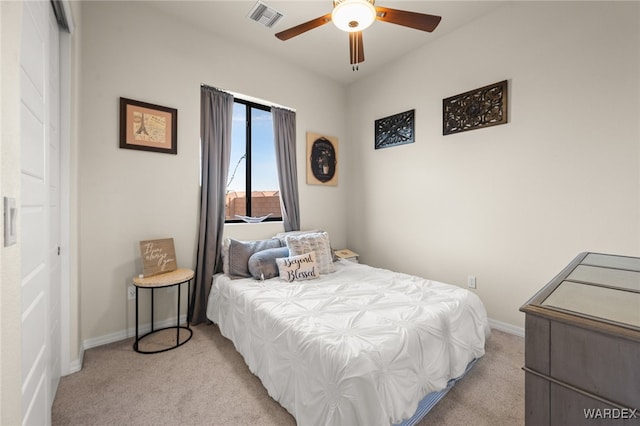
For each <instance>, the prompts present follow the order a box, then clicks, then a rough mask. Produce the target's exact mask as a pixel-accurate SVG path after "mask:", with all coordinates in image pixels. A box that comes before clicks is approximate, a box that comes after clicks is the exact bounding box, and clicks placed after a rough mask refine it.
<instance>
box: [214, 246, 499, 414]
mask: <svg viewBox="0 0 640 426" xmlns="http://www.w3.org/2000/svg"><path fill="white" fill-rule="evenodd" d="M289 248H291V247H289ZM308 248H309V247H307V249H308ZM272 250H275V249H272ZM299 266H300V264H298V267H299ZM325 266H326V265H325ZM330 269H331V272H329V273H321V274H318V276H316V277H313V279H306V277H305V279H304V280H303V281H298V280H294V281H291V282H289V281H288V280H287V279H285V278H284V276H285V275H284V274H283V275H282V276H276V277H274V278H271V279H264V280H262V279H255V278H253V277H245V278H239V279H238V278H237V277H232V276H230V275H228V274H224V273H222V274H216V275H215V276H214V277H213V282H212V288H211V292H210V295H209V300H208V305H207V317H208V318H209V319H210V320H211V321H213V322H214V323H216V324H218V326H219V328H220V332H221V333H222V334H223V335H224V336H225V337H227V338H229V339H230V340H231V341H232V342H233V343H234V345H235V347H236V349H237V350H238V352H240V354H242V356H243V357H244V359H245V362H246V363H247V365H248V367H249V369H250V370H251V372H252V373H253V374H255V375H256V376H258V377H259V378H260V380H261V381H262V383H263V385H264V387H265V388H266V389H267V391H268V393H269V395H270V396H271V397H272V398H273V399H275V400H276V401H278V402H279V403H280V404H281V405H282V406H283V407H284V408H285V409H286V410H288V411H289V412H290V413H291V414H292V415H293V416H294V417H295V419H296V421H297V423H298V424H300V425H371V426H373V425H387V426H388V425H393V424H398V423H403V422H404V424H414V423H415V422H416V421H417V420H419V419H420V418H421V417H422V416H424V415H425V414H426V412H427V411H428V409H430V406H431V405H432V404H433V403H434V402H435V401H437V400H438V399H439V398H440V397H441V396H442V395H444V394H445V393H446V392H447V391H448V389H449V388H450V387H451V386H452V385H453V383H454V382H455V381H456V380H457V379H459V378H460V377H462V376H463V375H464V374H465V372H466V371H467V370H468V368H470V366H471V365H473V363H474V362H475V360H477V359H479V358H480V357H482V355H483V354H484V342H485V338H486V337H487V336H488V333H489V327H488V323H487V317H486V312H485V309H484V306H483V304H482V302H481V301H480V299H479V298H478V297H477V296H476V295H475V294H473V293H471V292H469V291H467V290H466V289H462V288H459V287H456V286H452V285H448V284H444V283H440V282H436V281H430V280H426V279H423V278H420V277H416V276H411V275H407V274H402V273H397V272H392V271H389V270H385V269H379V268H374V267H371V266H367V265H363V264H358V263H353V262H349V261H346V260H338V261H336V262H333V261H332V263H331V265H330ZM233 278H236V279H233Z"/></svg>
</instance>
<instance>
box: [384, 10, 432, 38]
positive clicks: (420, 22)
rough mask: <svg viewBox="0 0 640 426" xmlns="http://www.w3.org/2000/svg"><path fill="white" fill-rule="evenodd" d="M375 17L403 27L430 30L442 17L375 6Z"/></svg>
mask: <svg viewBox="0 0 640 426" xmlns="http://www.w3.org/2000/svg"><path fill="white" fill-rule="evenodd" d="M376 19H377V20H378V21H383V22H389V23H391V24H397V25H402V26H403V27H409V28H414V29H416V30H422V31H428V32H431V31H433V30H435V29H436V27H437V26H438V24H439V23H440V20H441V19H442V17H440V16H436V15H427V14H425V13H418V12H409V11H406V10H398V9H389V8H387V7H379V6H376Z"/></svg>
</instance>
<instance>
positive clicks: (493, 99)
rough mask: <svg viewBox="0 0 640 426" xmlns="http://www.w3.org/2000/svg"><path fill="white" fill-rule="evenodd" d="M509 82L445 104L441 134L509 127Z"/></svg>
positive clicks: (474, 92)
mask: <svg viewBox="0 0 640 426" xmlns="http://www.w3.org/2000/svg"><path fill="white" fill-rule="evenodd" d="M507 101H508V98H507V80H505V81H501V82H499V83H495V84H490V85H489V86H484V87H481V88H479V89H475V90H471V91H469V92H465V93H462V94H460V95H456V96H452V97H450V98H446V99H443V100H442V134H443V135H450V134H451V133H458V132H464V131H467V130H474V129H480V128H483V127H489V126H496V125H498V124H505V123H507Z"/></svg>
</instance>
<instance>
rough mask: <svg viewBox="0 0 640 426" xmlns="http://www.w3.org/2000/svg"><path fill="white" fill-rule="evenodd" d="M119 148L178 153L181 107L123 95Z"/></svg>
mask: <svg viewBox="0 0 640 426" xmlns="http://www.w3.org/2000/svg"><path fill="white" fill-rule="evenodd" d="M120 148H125V149H136V150H140V151H151V152H162V153H166V154H174V155H176V154H178V110H177V109H175V108H169V107H164V106H160V105H154V104H150V103H147V102H141V101H136V100H133V99H127V98H122V97H121V98H120Z"/></svg>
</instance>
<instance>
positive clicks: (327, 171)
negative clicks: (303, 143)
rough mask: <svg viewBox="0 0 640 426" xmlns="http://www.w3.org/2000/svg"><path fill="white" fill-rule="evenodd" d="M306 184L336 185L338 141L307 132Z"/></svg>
mask: <svg viewBox="0 0 640 426" xmlns="http://www.w3.org/2000/svg"><path fill="white" fill-rule="evenodd" d="M307 184H309V185H331V186H336V185H337V184H338V139H337V138H334V137H332V136H324V135H320V134H318V133H311V132H307Z"/></svg>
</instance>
